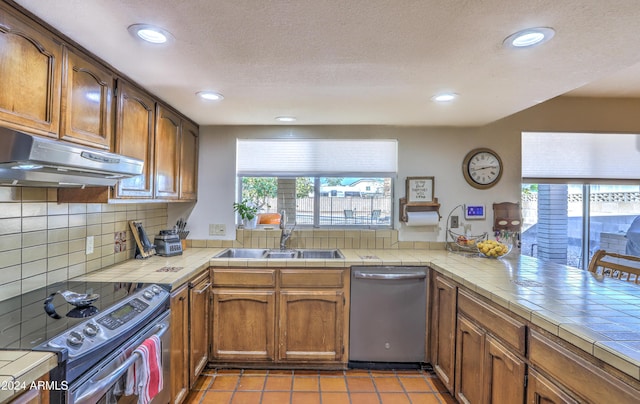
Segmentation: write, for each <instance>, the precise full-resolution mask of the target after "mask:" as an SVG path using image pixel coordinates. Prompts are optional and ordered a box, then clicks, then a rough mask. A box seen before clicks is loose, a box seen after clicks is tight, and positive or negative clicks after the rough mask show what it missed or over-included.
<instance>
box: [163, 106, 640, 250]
mask: <svg viewBox="0 0 640 404" xmlns="http://www.w3.org/2000/svg"><path fill="white" fill-rule="evenodd" d="M487 102H491V100H490V99H488V101H487ZM452 107H454V106H452ZM639 111H640V100H637V99H584V98H571V97H559V98H556V99H552V100H549V101H547V102H545V103H541V104H538V105H536V106H534V107H532V108H529V109H527V110H525V111H522V112H520V113H518V114H514V115H512V116H510V117H507V118H505V119H502V120H499V121H496V122H494V123H491V124H489V125H485V126H482V127H467V128H437V127H399V126H285V125H281V126H205V127H201V132H200V133H201V139H200V176H199V195H198V202H197V203H196V204H195V205H194V204H172V205H170V206H169V222H170V223H172V222H173V221H175V220H176V219H177V218H178V217H186V218H189V226H188V227H189V230H190V231H191V234H190V235H189V238H192V239H203V240H216V239H225V240H234V239H235V238H236V237H235V230H234V214H233V210H232V208H231V205H232V203H233V202H234V200H235V193H236V183H235V176H234V173H235V140H236V138H393V139H398V145H399V151H398V153H399V167H398V178H397V180H396V183H395V196H394V201H395V202H396V203H397V200H398V198H400V197H401V196H404V181H405V178H406V177H408V176H423V175H424V176H434V177H435V196H436V197H437V198H439V202H440V203H441V205H442V207H441V210H440V214H441V215H442V216H443V219H442V220H441V221H440V226H437V227H436V226H431V227H416V228H411V227H406V226H405V225H404V224H401V223H400V222H399V221H398V217H397V216H398V215H397V208H396V212H395V221H394V228H396V229H398V231H399V235H398V237H399V240H400V241H444V240H445V229H446V225H445V220H446V217H447V215H448V214H449V212H451V211H452V210H453V209H454V208H455V207H456V206H457V205H459V204H463V203H482V204H485V205H486V206H487V209H488V211H489V216H488V219H487V220H485V221H473V222H470V223H471V225H472V233H474V234H476V233H481V232H484V231H491V204H492V203H494V202H505V201H509V202H518V201H519V200H520V172H521V167H520V160H521V150H520V134H521V133H522V132H523V131H552V132H553V131H557V132H610V133H620V132H632V133H640V118H638V117H640V113H639ZM476 147H489V148H492V149H494V150H495V151H496V152H498V153H499V154H500V156H501V158H502V160H503V163H504V167H505V172H504V174H503V177H502V179H501V180H500V182H499V183H498V184H497V185H496V186H495V187H493V188H490V189H488V190H477V189H474V188H472V187H470V186H469V185H468V184H467V183H466V182H465V180H464V178H463V176H462V171H461V165H462V160H463V158H464V156H465V154H466V153H467V152H469V151H470V150H471V149H473V148H476ZM550 147H553V145H550ZM456 213H458V211H456ZM460 213H461V212H460ZM216 223H222V224H226V227H227V234H226V235H225V236H224V237H215V236H209V234H208V225H209V224H216Z"/></svg>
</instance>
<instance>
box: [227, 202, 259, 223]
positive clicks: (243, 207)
mask: <svg viewBox="0 0 640 404" xmlns="http://www.w3.org/2000/svg"><path fill="white" fill-rule="evenodd" d="M233 210H234V212H238V214H239V215H240V218H241V219H242V222H243V224H244V227H245V228H247V229H253V228H255V227H256V221H257V219H258V208H256V207H255V206H253V205H252V204H251V203H250V202H249V201H248V200H246V199H244V200H242V202H234V203H233Z"/></svg>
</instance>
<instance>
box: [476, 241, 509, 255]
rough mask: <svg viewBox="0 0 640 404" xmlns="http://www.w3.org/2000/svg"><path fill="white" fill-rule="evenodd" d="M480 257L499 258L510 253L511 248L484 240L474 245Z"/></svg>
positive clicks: (497, 242)
mask: <svg viewBox="0 0 640 404" xmlns="http://www.w3.org/2000/svg"><path fill="white" fill-rule="evenodd" d="M476 247H478V252H479V253H480V256H482V257H486V258H500V257H504V256H505V255H507V254H509V253H510V252H511V246H510V245H507V244H504V243H501V242H499V241H496V240H485V241H481V242H479V243H477V244H476Z"/></svg>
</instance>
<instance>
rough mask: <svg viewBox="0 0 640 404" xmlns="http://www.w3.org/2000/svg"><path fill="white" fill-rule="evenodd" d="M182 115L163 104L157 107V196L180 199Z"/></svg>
mask: <svg viewBox="0 0 640 404" xmlns="http://www.w3.org/2000/svg"><path fill="white" fill-rule="evenodd" d="M180 121H181V119H180V115H178V114H177V113H176V112H173V111H172V110H170V109H168V108H166V107H165V106H163V105H160V104H158V105H157V109H156V144H155V155H156V160H155V197H156V198H159V199H178V198H179V196H180V195H179V186H180V132H181V131H180V129H181V122H180Z"/></svg>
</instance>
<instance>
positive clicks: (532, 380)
mask: <svg viewBox="0 0 640 404" xmlns="http://www.w3.org/2000/svg"><path fill="white" fill-rule="evenodd" d="M577 403H578V401H576V400H574V399H573V398H572V397H571V396H569V395H568V394H567V393H565V392H564V391H562V389H560V388H559V387H558V386H556V385H555V384H553V383H552V382H551V381H549V379H547V378H545V377H544V376H542V375H541V374H540V373H538V372H536V371H535V370H533V369H529V378H528V383H527V404H577Z"/></svg>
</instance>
